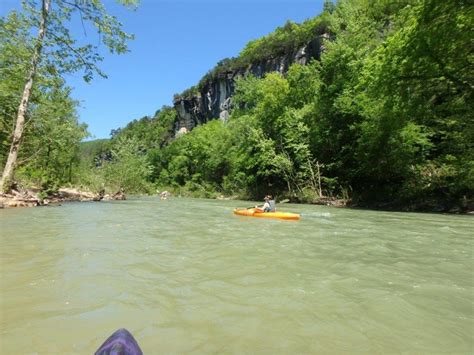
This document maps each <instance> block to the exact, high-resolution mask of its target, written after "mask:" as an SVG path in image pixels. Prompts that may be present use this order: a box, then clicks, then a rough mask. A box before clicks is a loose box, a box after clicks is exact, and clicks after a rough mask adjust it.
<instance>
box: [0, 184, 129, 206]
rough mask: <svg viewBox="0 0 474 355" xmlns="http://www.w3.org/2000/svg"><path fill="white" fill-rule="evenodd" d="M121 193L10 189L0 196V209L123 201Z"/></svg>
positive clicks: (72, 188)
mask: <svg viewBox="0 0 474 355" xmlns="http://www.w3.org/2000/svg"><path fill="white" fill-rule="evenodd" d="M125 199H126V196H125V194H124V192H123V191H118V192H117V193H115V194H105V193H104V192H99V193H93V192H91V191H87V190H81V189H78V188H74V187H63V188H60V189H58V190H57V191H55V192H54V193H50V194H45V193H44V192H42V191H41V190H40V189H34V188H31V189H18V190H15V189H12V190H11V192H10V193H9V194H0V208H13V207H38V206H48V205H52V204H56V205H57V204H60V203H62V202H69V201H81V202H90V201H96V202H99V201H102V200H125Z"/></svg>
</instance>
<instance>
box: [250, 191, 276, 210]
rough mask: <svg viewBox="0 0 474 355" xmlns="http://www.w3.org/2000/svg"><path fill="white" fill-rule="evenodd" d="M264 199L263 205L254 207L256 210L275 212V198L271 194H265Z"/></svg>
mask: <svg viewBox="0 0 474 355" xmlns="http://www.w3.org/2000/svg"><path fill="white" fill-rule="evenodd" d="M264 201H265V203H264V204H263V206H261V207H259V206H256V207H255V208H257V209H258V210H260V211H262V212H275V211H276V208H275V200H274V199H273V197H272V195H267V196H265V197H264Z"/></svg>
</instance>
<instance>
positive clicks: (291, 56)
mask: <svg viewBox="0 0 474 355" xmlns="http://www.w3.org/2000/svg"><path fill="white" fill-rule="evenodd" d="M329 37H330V36H329V34H328V33H327V32H323V33H320V34H318V35H316V36H315V37H314V38H313V39H311V40H310V41H309V42H307V43H305V44H303V45H300V46H298V47H297V48H292V49H289V50H286V51H280V53H279V54H278V55H273V56H270V57H267V58H263V59H260V60H257V61H254V62H251V63H249V64H248V65H246V66H240V67H238V68H235V69H232V70H225V71H221V72H219V73H217V74H216V75H214V76H211V77H210V78H207V79H206V78H204V79H202V80H201V82H200V84H199V87H198V88H197V89H195V90H194V91H193V92H192V93H191V94H189V93H188V94H182V95H177V96H175V99H174V101H173V106H174V108H175V110H176V113H177V115H176V121H175V123H174V135H175V136H176V135H179V134H182V133H186V132H189V131H190V130H192V129H193V128H194V127H196V126H198V125H200V124H203V123H206V122H208V121H210V120H213V119H221V120H224V121H225V120H227V118H228V117H229V109H230V105H231V99H232V96H233V94H234V90H235V81H236V79H237V78H241V77H246V76H248V75H254V76H255V77H258V78H260V77H263V76H264V75H265V74H266V73H269V72H274V71H277V72H280V73H282V74H284V73H286V72H287V71H288V69H289V67H290V66H291V65H292V64H294V63H298V64H302V65H305V64H307V63H309V61H311V60H312V59H316V60H319V59H320V57H321V53H322V51H323V50H324V44H323V42H324V40H325V39H328V38H329Z"/></svg>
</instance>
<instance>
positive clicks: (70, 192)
mask: <svg viewBox="0 0 474 355" xmlns="http://www.w3.org/2000/svg"><path fill="white" fill-rule="evenodd" d="M136 195H145V196H156V197H160V199H161V200H167V199H168V198H181V197H186V198H205V199H212V200H224V201H231V200H241V201H242V200H243V201H248V202H249V203H250V202H252V203H253V202H255V201H254V200H251V199H249V198H248V197H244V196H239V195H224V194H221V193H217V192H214V193H202V191H201V192H200V193H196V192H195V191H194V192H193V191H189V190H183V189H174V188H168V189H163V190H162V191H160V190H156V192H155V193H146V194H136ZM132 196H133V195H132ZM126 199H127V196H126V194H125V191H123V190H119V191H117V192H116V193H105V191H104V190H101V191H99V192H96V193H94V192H92V191H90V190H87V189H84V188H77V187H62V188H59V189H58V190H57V191H55V192H54V193H49V194H45V193H44V192H42V191H41V189H38V188H29V189H17V190H16V189H12V192H11V193H10V194H0V209H3V208H19V207H41V206H60V205H61V204H62V203H64V202H100V201H124V200H126ZM286 203H292V204H303V205H318V206H328V207H334V208H355V209H366V210H372V211H393V212H424V213H444V214H469V215H472V214H474V208H473V206H468V205H467V201H466V205H465V206H464V207H459V206H453V205H451V206H441V205H438V206H435V207H433V206H429V207H428V208H422V206H394V205H391V204H390V203H388V202H387V203H382V204H379V205H377V206H367V205H361V204H357V203H354V202H353V201H352V200H350V199H343V198H336V197H321V198H316V199H313V200H300V199H290V198H279V199H277V204H278V205H279V206H282V205H284V204H286ZM235 207H236V208H237V207H238V206H235Z"/></svg>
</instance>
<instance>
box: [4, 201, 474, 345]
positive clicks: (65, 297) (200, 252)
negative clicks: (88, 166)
mask: <svg viewBox="0 0 474 355" xmlns="http://www.w3.org/2000/svg"><path fill="white" fill-rule="evenodd" d="M248 204H249V203H248V202H240V203H239V202H236V201H211V200H187V199H170V200H166V201H160V200H158V199H156V198H140V199H132V200H129V201H125V202H104V203H82V204H81V203H71V204H65V205H63V206H61V207H51V208H32V209H18V210H16V209H9V210H3V211H0V242H1V249H0V258H1V259H0V287H1V288H0V353H2V354H7V353H9V354H21V353H84V354H85V353H93V352H94V351H95V350H96V349H97V348H98V346H99V345H100V344H101V343H102V342H103V341H104V340H105V338H106V337H107V336H108V335H110V334H111V333H112V332H113V331H114V330H116V329H117V328H121V327H126V328H128V329H129V330H130V331H131V332H132V333H133V334H134V335H135V337H136V339H137V340H138V342H139V343H140V345H141V347H142V349H143V350H144V352H145V353H196V354H199V353H343V352H346V353H347V352H357V353H390V352H414V353H433V352H435V353H439V352H449V353H471V352H473V351H474V340H473V330H474V311H473V290H474V274H473V267H474V263H473V250H474V249H473V238H472V230H474V228H473V227H474V223H473V221H474V219H472V217H468V216H444V215H432V214H406V213H388V212H373V211H357V210H344V209H334V208H327V207H321V206H301V205H285V206H284V208H283V209H284V210H288V211H294V212H300V213H302V220H301V221H298V222H295V221H279V220H265V219H260V218H258V219H257V218H250V217H237V216H234V215H233V214H232V209H233V208H234V207H241V206H245V205H248Z"/></svg>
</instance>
